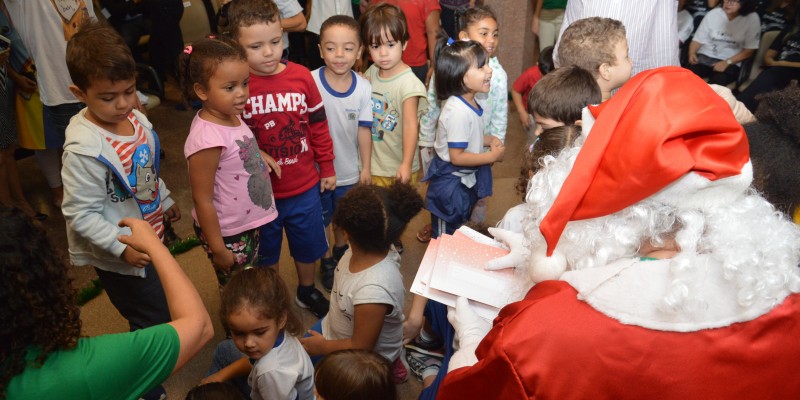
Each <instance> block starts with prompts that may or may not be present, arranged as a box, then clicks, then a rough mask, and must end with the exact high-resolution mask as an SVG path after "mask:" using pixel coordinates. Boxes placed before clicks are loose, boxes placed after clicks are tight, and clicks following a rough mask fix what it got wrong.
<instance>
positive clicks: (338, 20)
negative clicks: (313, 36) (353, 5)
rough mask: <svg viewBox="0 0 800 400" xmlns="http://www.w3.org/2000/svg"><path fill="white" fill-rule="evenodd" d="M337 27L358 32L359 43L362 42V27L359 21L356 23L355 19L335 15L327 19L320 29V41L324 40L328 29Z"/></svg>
mask: <svg viewBox="0 0 800 400" xmlns="http://www.w3.org/2000/svg"><path fill="white" fill-rule="evenodd" d="M337 25H338V26H344V27H347V28H350V29H352V30H354V31H355V32H356V36H357V37H358V41H359V42H361V26H359V25H358V21H356V20H355V18H353V17H351V16H349V15H334V16H332V17H330V18H328V19H326V20H325V22H323V23H322V26H320V28H319V37H320V40H322V35H323V34H324V33H325V31H326V30H327V29H328V28H330V27H332V26H337Z"/></svg>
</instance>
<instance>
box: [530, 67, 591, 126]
mask: <svg viewBox="0 0 800 400" xmlns="http://www.w3.org/2000/svg"><path fill="white" fill-rule="evenodd" d="M601 99H602V94H601V93H600V87H599V86H598V85H597V81H596V80H595V79H594V77H592V74H591V73H589V71H587V70H585V69H583V68H581V67H578V66H575V65H572V66H567V67H561V68H559V69H557V70H555V71H553V72H551V73H549V74H547V75H545V76H544V77H543V78H542V80H541V81H539V83H537V84H536V86H534V87H533V89H531V93H530V94H529V95H528V113H530V115H532V116H533V120H534V122H535V123H536V130H535V131H534V134H535V135H536V136H539V135H540V134H541V133H542V131H544V130H546V129H550V128H555V127H557V126H563V125H575V124H578V123H579V122H580V120H581V110H583V108H584V107H586V106H588V105H590V104H599V103H600V101H601Z"/></svg>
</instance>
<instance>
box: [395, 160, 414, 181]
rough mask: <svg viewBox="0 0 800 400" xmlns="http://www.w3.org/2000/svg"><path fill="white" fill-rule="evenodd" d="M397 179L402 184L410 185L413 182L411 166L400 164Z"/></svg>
mask: <svg viewBox="0 0 800 400" xmlns="http://www.w3.org/2000/svg"><path fill="white" fill-rule="evenodd" d="M395 179H397V181H398V182H400V183H408V182H409V181H411V166H410V165H403V164H400V168H398V169H397V174H396V175H395Z"/></svg>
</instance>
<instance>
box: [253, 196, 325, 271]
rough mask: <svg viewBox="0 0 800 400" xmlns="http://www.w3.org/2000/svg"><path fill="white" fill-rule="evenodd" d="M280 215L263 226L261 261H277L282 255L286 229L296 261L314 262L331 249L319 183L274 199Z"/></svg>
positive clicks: (259, 256) (271, 263) (290, 251)
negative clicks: (294, 194) (290, 195)
mask: <svg viewBox="0 0 800 400" xmlns="http://www.w3.org/2000/svg"><path fill="white" fill-rule="evenodd" d="M275 208H276V209H277V210H278V218H275V220H274V221H272V222H270V223H268V224H266V225H264V226H262V227H261V244H260V246H259V249H258V264H259V265H274V264H277V263H278V261H279V260H280V258H281V246H282V245H283V230H284V228H286V239H287V240H288V241H289V254H291V255H292V258H294V260H295V261H297V262H301V263H313V262H315V261H317V260H319V259H320V257H322V256H323V255H324V254H325V252H326V251H328V238H327V237H326V236H325V226H324V225H323V224H322V205H321V204H320V199H319V185H315V186H313V187H312V188H311V189H308V190H306V191H305V192H303V193H300V194H298V195H297V196H294V197H289V198H287V199H275Z"/></svg>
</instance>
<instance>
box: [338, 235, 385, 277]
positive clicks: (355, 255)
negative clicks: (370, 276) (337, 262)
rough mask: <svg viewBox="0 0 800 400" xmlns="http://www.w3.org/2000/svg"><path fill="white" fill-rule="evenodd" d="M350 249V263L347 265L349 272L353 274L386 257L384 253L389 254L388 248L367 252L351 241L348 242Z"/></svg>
mask: <svg viewBox="0 0 800 400" xmlns="http://www.w3.org/2000/svg"><path fill="white" fill-rule="evenodd" d="M350 251H351V252H352V254H351V256H350V265H348V266H347V267H348V270H349V271H350V273H353V274H355V273H358V272H361V271H364V270H367V269H368V268H370V267H372V266H373V265H375V264H377V263H379V262H381V261H383V259H384V258H386V255H387V254H389V251H388V250H387V251H384V252H377V253H375V252H367V251H364V250H362V249H361V248H359V247H358V246H357V245H355V244H353V243H352V242H351V243H350Z"/></svg>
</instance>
